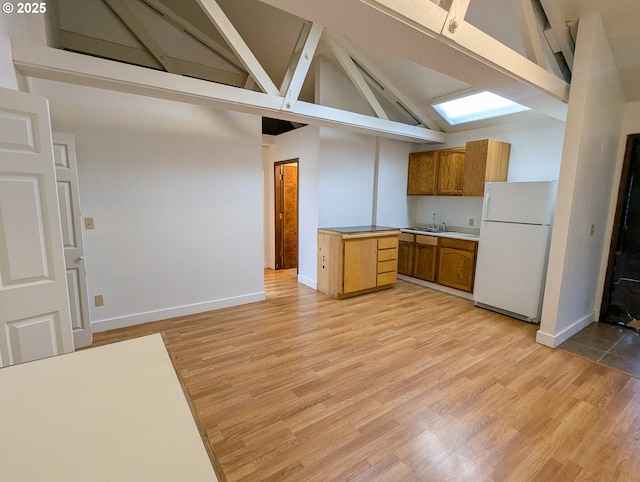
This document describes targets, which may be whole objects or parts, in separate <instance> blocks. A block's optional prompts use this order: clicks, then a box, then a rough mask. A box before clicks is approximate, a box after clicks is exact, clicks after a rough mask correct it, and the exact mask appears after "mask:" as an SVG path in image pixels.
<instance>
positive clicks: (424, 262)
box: [413, 234, 438, 281]
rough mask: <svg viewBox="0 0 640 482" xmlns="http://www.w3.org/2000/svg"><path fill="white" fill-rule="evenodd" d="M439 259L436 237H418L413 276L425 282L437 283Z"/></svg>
mask: <svg viewBox="0 0 640 482" xmlns="http://www.w3.org/2000/svg"><path fill="white" fill-rule="evenodd" d="M437 258H438V238H437V237H436V236H423V235H420V234H419V235H417V236H416V252H415V261H414V262H413V276H414V277H415V278H419V279H423V280H425V281H435V280H436V260H437Z"/></svg>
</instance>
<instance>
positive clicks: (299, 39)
mask: <svg viewBox="0 0 640 482" xmlns="http://www.w3.org/2000/svg"><path fill="white" fill-rule="evenodd" d="M420 2H422V4H421V3H420ZM403 3H404V7H402V4H403ZM409 4H411V5H414V4H415V5H417V10H414V11H409V13H411V14H412V16H414V14H415V12H420V8H425V9H426V10H429V11H431V10H430V9H432V8H434V4H437V10H438V11H440V10H442V11H443V12H445V14H446V12H447V11H448V10H452V9H455V8H465V7H468V8H467V10H466V13H465V14H464V21H465V22H468V23H469V24H470V25H472V26H473V27H474V28H476V29H478V30H479V31H481V32H484V33H486V34H488V36H490V37H491V38H493V39H495V40H497V41H499V42H500V43H501V44H504V45H506V46H508V47H509V48H510V49H512V50H513V51H515V52H516V53H517V54H519V55H522V56H523V57H527V58H529V59H530V60H531V61H532V62H533V63H535V64H538V65H539V66H541V67H543V68H544V70H545V71H549V72H551V73H552V74H553V75H554V76H556V77H558V78H559V79H562V80H563V81H568V82H569V81H570V76H571V67H572V48H573V41H574V38H575V34H576V21H577V20H578V18H579V17H580V16H584V15H587V14H589V13H592V12H594V11H598V12H600V14H601V16H602V19H603V23H604V26H605V29H606V31H607V35H608V37H609V40H610V43H611V48H612V51H613V55H614V58H615V60H616V63H617V66H618V69H619V72H620V76H621V81H622V84H623V89H624V92H625V94H626V97H627V101H629V102H631V101H639V100H640V82H637V79H639V78H640V33H639V32H640V29H638V28H637V26H636V25H634V21H637V19H638V18H640V2H637V0H616V1H614V2H601V1H598V0H482V1H480V0H470V1H469V0H441V1H438V0H413V1H412V2H407V1H404V2H402V1H397V0H379V1H377V0H340V1H338V0H323V2H317V1H315V0H262V1H260V0H215V1H214V0H58V1H57V2H56V3H55V4H54V5H55V7H57V8H52V9H50V10H51V11H53V12H54V13H55V15H56V16H55V18H54V19H53V23H54V24H57V26H58V27H59V30H57V32H56V33H57V35H56V43H57V45H56V47H59V48H63V49H66V50H71V51H75V52H81V53H86V54H90V55H93V56H98V57H103V58H108V59H112V60H118V61H121V62H126V63H130V64H134V65H140V66H144V67H149V68H152V69H156V70H164V71H168V72H172V73H175V74H181V75H185V76H189V77H195V78H200V79H205V80H210V81H213V82H217V83H222V84H227V85H231V86H235V87H239V88H243V89H251V90H256V91H264V92H267V93H278V92H269V89H271V90H273V89H277V91H282V92H280V94H281V95H285V92H284V90H286V88H288V87H287V85H289V84H288V82H290V81H291V77H292V75H294V73H295V68H296V65H297V61H298V60H299V57H300V54H301V53H302V52H303V47H305V46H308V45H309V43H306V44H305V41H307V42H309V39H310V38H311V37H313V36H314V35H318V36H319V39H316V42H317V46H316V45H315V44H313V45H312V46H313V47H314V49H312V50H311V52H312V53H313V58H312V59H309V60H310V61H311V64H310V68H309V72H308V73H307V74H306V76H305V77H304V81H303V82H302V83H301V86H300V92H299V95H298V96H297V97H296V98H297V99H300V100H303V101H306V102H311V103H313V102H316V103H321V102H322V93H321V92H318V91H317V90H316V82H315V81H316V76H315V72H314V69H315V66H316V65H317V64H318V59H319V58H322V59H323V62H326V63H328V65H330V66H332V68H333V69H335V70H336V71H337V72H341V73H342V75H344V76H345V78H349V79H350V81H351V84H352V86H349V88H351V89H353V94H354V95H355V96H358V94H359V95H360V96H362V99H363V101H362V102H360V104H354V105H355V106H356V107H353V109H354V110H356V111H359V113H361V114H367V115H373V116H377V117H381V116H386V117H387V118H388V119H390V120H394V121H399V122H403V123H407V124H412V125H420V124H421V125H423V126H426V127H429V128H431V129H434V130H441V131H444V132H454V131H456V130H467V129H471V128H475V127H481V126H484V125H492V124H496V123H501V122H509V121H510V120H512V117H507V118H502V119H493V120H491V121H483V122H476V123H472V124H466V125H462V126H459V127H452V126H449V125H448V124H447V123H446V122H445V121H444V120H443V119H442V118H441V117H440V116H439V115H438V114H437V113H436V112H435V111H434V110H433V108H432V107H431V104H432V102H433V101H434V99H436V98H439V97H442V96H447V95H449V94H452V93H455V92H459V91H462V90H465V89H470V88H476V87H482V88H487V87H486V86H483V85H476V84H481V82H480V80H481V77H482V74H481V72H478V73H477V76H478V80H479V82H477V83H476V82H474V75H475V74H476V73H475V72H473V71H470V70H469V69H473V64H469V66H467V65H466V64H465V65H456V66H453V65H446V64H447V60H449V63H452V60H451V59H455V58H456V57H455V56H449V55H446V56H447V57H448V59H447V58H444V57H445V55H443V54H442V53H440V52H438V51H436V50H435V49H434V50H433V52H432V55H431V57H430V56H429V55H430V52H429V51H426V52H425V50H428V49H429V45H428V44H425V46H424V48H422V46H421V45H416V46H414V48H413V49H409V48H404V46H405V45H406V44H403V42H406V39H407V38H408V37H407V35H408V34H414V33H415V32H413V30H420V29H421V25H420V24H418V23H416V24H413V19H411V18H410V17H406V18H402V17H401V16H398V15H399V14H398V11H400V10H401V9H402V8H408V7H407V5H409ZM427 4H428V5H427ZM397 5H400V7H398V8H396V6H397ZM371 7H374V8H375V9H376V11H378V10H379V11H383V12H384V11H385V9H386V10H388V11H391V12H392V13H393V14H394V15H395V16H394V18H393V20H394V21H393V22H387V21H386V20H384V22H385V23H380V24H379V25H380V26H382V27H381V28H380V29H378V30H376V29H375V25H367V23H366V22H364V21H363V18H364V16H363V15H361V12H365V10H363V9H365V8H367V9H368V10H366V12H367V14H368V12H369V11H373V10H372V8H371ZM440 7H443V9H441V8H440ZM400 14H402V12H401V11H400ZM418 20H419V19H418ZM381 22H383V20H381ZM319 24H321V25H322V26H323V27H324V28H319V29H318V28H317V26H318V25H319ZM313 25H316V30H314V29H313V28H312V26H313ZM407 25H409V28H407ZM411 29H413V30H411ZM236 36H237V37H236ZM312 40H313V39H312ZM438 40H439V41H441V39H438ZM243 49H246V50H243ZM421 49H422V51H421ZM305 52H307V51H306V50H305ZM452 52H453V51H452ZM471 53H473V52H471ZM320 56H321V57H320ZM254 61H255V63H254ZM498 63H499V62H498ZM440 66H442V68H441V67H440ZM465 69H466V71H465ZM261 73H262V74H263V75H264V76H263V77H261ZM452 74H455V75H452ZM456 77H457V78H456ZM283 84H284V88H283V87H282V86H283ZM360 84H363V85H360ZM503 91H504V92H507V93H510V90H509V88H507V87H505V88H503ZM504 92H503V93H504ZM365 100H366V101H365ZM514 100H516V99H514ZM363 106H364V107H363ZM333 107H342V108H344V107H343V106H333ZM541 115H542V114H541V113H538V112H535V111H533V112H527V113H523V114H514V115H512V116H517V117H518V118H525V119H526V118H536V117H540V116H541ZM280 127H281V126H279V127H278V128H280Z"/></svg>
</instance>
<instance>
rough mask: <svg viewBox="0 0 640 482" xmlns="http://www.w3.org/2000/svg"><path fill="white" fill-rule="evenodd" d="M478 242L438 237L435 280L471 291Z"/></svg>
mask: <svg viewBox="0 0 640 482" xmlns="http://www.w3.org/2000/svg"><path fill="white" fill-rule="evenodd" d="M477 248H478V243H477V242H476V241H467V240H461V239H452V238H440V244H439V247H438V273H437V279H436V282H437V283H439V284H441V285H445V286H449V287H451V288H456V289H459V290H462V291H468V292H472V291H473V281H474V277H475V276H474V275H475V268H476V251H477Z"/></svg>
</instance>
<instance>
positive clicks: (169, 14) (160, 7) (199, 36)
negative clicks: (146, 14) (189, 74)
mask: <svg viewBox="0 0 640 482" xmlns="http://www.w3.org/2000/svg"><path fill="white" fill-rule="evenodd" d="M142 2H143V3H146V4H147V5H148V6H149V7H151V8H152V9H153V10H155V11H156V12H158V13H159V14H161V15H162V18H163V20H164V21H165V22H167V23H169V24H171V25H173V26H174V27H175V28H177V29H178V30H181V31H183V32H185V33H186V34H187V35H189V36H190V37H193V38H194V39H195V40H197V41H198V42H200V43H201V44H202V45H204V46H205V47H206V48H208V49H209V50H211V51H213V53H215V54H216V55H217V56H218V57H220V58H221V59H223V60H225V61H226V62H227V63H228V64H229V65H231V66H233V67H234V68H235V69H236V70H238V71H240V72H245V70H244V68H243V66H242V64H241V63H240V62H238V59H237V57H236V56H235V55H234V54H233V52H231V51H230V50H228V49H227V48H226V47H224V46H223V45H220V44H219V43H218V42H216V41H215V40H214V39H212V38H211V37H209V36H208V35H207V34H206V33H204V32H203V31H202V30H200V29H199V28H198V27H196V26H195V25H193V24H191V23H189V22H187V21H186V20H185V19H184V18H182V17H180V16H179V15H178V14H176V13H175V12H174V11H173V10H171V9H170V8H169V7H167V6H166V5H165V4H164V3H162V2H161V1H159V0H142ZM245 73H246V72H245Z"/></svg>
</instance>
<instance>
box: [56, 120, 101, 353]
mask: <svg viewBox="0 0 640 482" xmlns="http://www.w3.org/2000/svg"><path fill="white" fill-rule="evenodd" d="M53 159H54V161H55V166H56V181H57V184H58V203H59V205H60V223H61V224H62V244H63V246H64V265H65V268H66V272H67V287H68V289H69V307H70V308H71V326H72V329H73V343H74V345H75V347H76V348H80V347H83V346H88V345H91V341H92V337H91V321H90V319H89V298H88V292H87V273H86V270H85V264H84V241H83V237H82V215H81V213H80V191H79V188H78V165H77V163H76V142H75V138H74V137H73V135H71V134H61V133H58V132H54V133H53Z"/></svg>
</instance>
